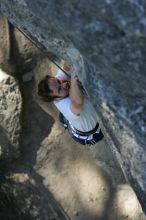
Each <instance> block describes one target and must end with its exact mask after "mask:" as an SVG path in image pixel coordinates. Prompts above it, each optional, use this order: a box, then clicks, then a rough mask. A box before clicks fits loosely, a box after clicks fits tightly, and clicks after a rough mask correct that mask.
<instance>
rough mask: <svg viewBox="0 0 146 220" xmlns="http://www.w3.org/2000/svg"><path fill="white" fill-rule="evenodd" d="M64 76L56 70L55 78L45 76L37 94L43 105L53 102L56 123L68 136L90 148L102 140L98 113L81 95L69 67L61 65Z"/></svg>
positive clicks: (60, 71)
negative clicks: (43, 102) (66, 131)
mask: <svg viewBox="0 0 146 220" xmlns="http://www.w3.org/2000/svg"><path fill="white" fill-rule="evenodd" d="M63 69H64V71H65V72H66V73H67V74H65V73H64V72H63V71H62V70H60V69H59V70H58V72H57V75H56V76H55V77H53V76H50V75H46V76H45V78H43V79H42V80H41V81H40V82H39V84H38V95H39V96H40V97H41V98H42V99H43V100H44V101H46V102H50V101H53V102H54V104H55V106H56V107H57V108H58V110H59V112H60V114H59V120H60V122H61V124H62V125H63V127H64V128H65V129H68V132H69V134H70V136H71V137H72V138H73V139H74V140H75V141H77V142H79V143H80V144H83V145H86V144H89V145H93V144H95V143H97V142H98V141H100V140H101V139H102V138H103V134H102V132H101V129H100V128H99V124H98V120H97V118H98V117H97V113H96V111H95V109H94V107H93V106H92V104H91V103H90V101H89V100H88V98H87V96H86V95H85V93H84V92H83V90H82V88H81V85H80V82H79V80H78V78H77V76H76V75H75V71H74V70H71V69H72V68H71V67H70V66H69V65H67V64H64V66H63Z"/></svg>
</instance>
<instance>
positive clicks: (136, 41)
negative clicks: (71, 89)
mask: <svg viewBox="0 0 146 220" xmlns="http://www.w3.org/2000/svg"><path fill="white" fill-rule="evenodd" d="M0 8H1V12H2V13H4V14H5V15H6V16H7V17H8V19H9V20H10V21H11V22H12V23H13V24H14V25H15V26H17V27H19V28H20V29H21V30H22V31H23V32H25V34H27V35H28V36H29V37H30V38H32V39H33V41H35V42H36V44H37V46H39V47H40V48H42V50H44V51H51V52H53V53H55V54H56V55H57V56H58V57H59V58H62V59H65V60H66V61H68V62H69V63H70V64H72V65H73V66H74V67H75V68H76V69H77V71H78V76H79V79H80V80H81V82H82V84H83V85H84V87H85V89H86V91H87V93H88V95H89V97H90V98H91V100H92V102H93V104H94V106H95V107H96V109H97V112H98V115H99V121H100V124H101V127H102V129H103V131H104V134H105V137H106V138H107V140H108V142H109V145H111V149H112V150H113V151H114V153H115V156H116V158H117V159H118V161H119V163H120V165H121V167H122V169H123V172H124V174H125V176H126V178H127V180H128V181H129V182H130V184H131V186H132V187H133V189H134V191H135V192H136V194H137V196H138V198H139V201H140V202H141V204H142V207H143V210H144V211H145V212H146V206H145V203H146V172H145V168H146V144H145V143H146V114H145V112H146V104H145V103H146V87H145V85H146V75H145V69H146V62H145V57H146V43H145V42H146V13H145V12H146V2H145V1H144V0H125V1H122V0H119V1H115V0H102V1H101V0H96V1H90V4H89V1H86V0H85V1H80V2H78V1H76V0H69V1H64V0H63V1H57V0H54V1H51V0H50V1H47V0H32V1H29V0H19V1H18V0H15V1H14V0H11V1H10V0H1V3H0Z"/></svg>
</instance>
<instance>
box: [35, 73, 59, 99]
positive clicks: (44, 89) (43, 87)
mask: <svg viewBox="0 0 146 220" xmlns="http://www.w3.org/2000/svg"><path fill="white" fill-rule="evenodd" d="M52 78H55V77H53V76H49V75H47V76H45V77H44V79H42V80H41V81H40V82H39V84H38V95H39V96H41V98H42V99H43V101H45V102H52V101H54V100H55V99H56V98H58V96H52V95H51V93H52V92H53V91H52V90H51V89H50V88H49V79H52Z"/></svg>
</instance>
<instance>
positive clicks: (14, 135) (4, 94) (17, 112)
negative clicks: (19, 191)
mask: <svg viewBox="0 0 146 220" xmlns="http://www.w3.org/2000/svg"><path fill="white" fill-rule="evenodd" d="M0 88H1V90H0V146H1V157H2V158H9V159H10V158H14V157H18V156H19V153H20V133H21V125H20V120H21V111H22V97H21V93H20V90H19V86H18V82H17V81H16V79H15V78H14V77H12V76H9V75H7V74H6V73H5V72H3V71H2V70H0Z"/></svg>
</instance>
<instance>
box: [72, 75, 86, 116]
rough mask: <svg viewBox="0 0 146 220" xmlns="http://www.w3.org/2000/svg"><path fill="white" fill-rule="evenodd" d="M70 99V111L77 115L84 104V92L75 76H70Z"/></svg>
mask: <svg viewBox="0 0 146 220" xmlns="http://www.w3.org/2000/svg"><path fill="white" fill-rule="evenodd" d="M69 96H70V100H71V105H70V108H71V111H72V112H73V113H74V114H75V115H79V114H80V113H81V112H82V111H83V105H84V94H83V91H82V89H81V87H80V84H79V81H78V78H77V76H71V86H70V92H69Z"/></svg>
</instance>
